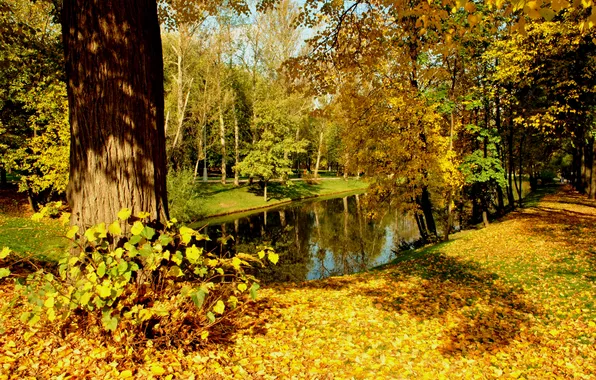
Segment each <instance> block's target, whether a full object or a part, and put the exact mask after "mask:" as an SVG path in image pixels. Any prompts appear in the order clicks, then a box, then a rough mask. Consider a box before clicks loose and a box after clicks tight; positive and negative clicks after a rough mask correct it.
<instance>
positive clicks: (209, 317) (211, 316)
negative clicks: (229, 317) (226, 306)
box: [207, 311, 215, 323]
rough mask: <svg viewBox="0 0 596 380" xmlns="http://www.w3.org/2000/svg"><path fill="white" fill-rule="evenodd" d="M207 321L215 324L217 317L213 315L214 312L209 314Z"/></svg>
mask: <svg viewBox="0 0 596 380" xmlns="http://www.w3.org/2000/svg"><path fill="white" fill-rule="evenodd" d="M207 319H208V320H209V322H211V323H213V322H215V315H213V313H212V312H210V311H209V312H207Z"/></svg>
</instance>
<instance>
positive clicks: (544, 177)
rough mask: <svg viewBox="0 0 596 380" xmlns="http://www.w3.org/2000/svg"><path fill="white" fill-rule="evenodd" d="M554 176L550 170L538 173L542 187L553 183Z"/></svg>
mask: <svg viewBox="0 0 596 380" xmlns="http://www.w3.org/2000/svg"><path fill="white" fill-rule="evenodd" d="M556 176H557V174H556V173H555V172H554V171H553V170H552V169H543V170H542V171H540V180H541V182H542V184H543V185H547V184H549V183H553V180H554V179H555V177H556Z"/></svg>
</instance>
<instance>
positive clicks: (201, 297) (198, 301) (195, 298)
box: [190, 289, 206, 309]
mask: <svg viewBox="0 0 596 380" xmlns="http://www.w3.org/2000/svg"><path fill="white" fill-rule="evenodd" d="M205 295H206V293H205V292H204V291H203V290H202V289H197V291H196V292H193V293H191V294H190V299H192V302H194V304H195V305H196V306H197V308H198V309H200V308H201V306H203V302H205Z"/></svg>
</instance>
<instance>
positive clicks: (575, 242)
mask: <svg viewBox="0 0 596 380" xmlns="http://www.w3.org/2000/svg"><path fill="white" fill-rule="evenodd" d="M541 195H543V196H542V197H541ZM526 204H527V207H526V208H524V209H520V210H518V211H515V212H513V213H511V214H509V215H507V216H506V217H504V218H503V219H501V220H499V221H497V222H494V223H492V224H491V225H489V226H488V228H484V229H480V230H469V231H464V232H461V233H457V234H455V235H453V237H452V240H450V241H449V242H445V243H441V244H438V245H435V246H432V247H426V248H424V249H420V250H416V251H413V252H409V253H407V254H403V255H401V256H400V257H398V258H397V259H396V260H395V261H394V262H393V263H392V264H390V265H386V266H384V267H383V268H380V269H378V270H374V271H370V272H367V273H361V274H357V275H351V276H344V277H335V278H329V279H326V280H322V281H310V282H304V283H299V284H283V285H276V286H272V287H268V288H265V289H262V290H261V291H260V293H259V298H258V300H257V301H256V302H255V303H253V304H251V306H249V307H248V308H247V309H245V310H244V311H243V315H242V317H241V318H240V319H239V320H238V321H237V323H236V325H235V327H234V328H233V329H232V330H229V331H228V334H229V339H228V340H226V341H225V342H220V343H213V344H211V345H208V346H206V347H204V348H202V349H201V350H183V349H175V348H172V349H156V348H153V347H152V346H150V345H148V346H146V347H145V346H143V347H137V348H136V349H135V355H136V356H134V357H133V355H132V354H131V353H130V352H128V353H127V351H126V348H125V347H121V346H119V345H117V344H115V343H108V344H105V345H103V344H102V346H101V347H99V346H98V345H97V341H94V340H93V339H92V338H91V337H85V336H79V335H78V334H76V333H74V336H73V335H70V336H68V337H67V338H66V339H62V338H60V337H59V336H58V335H40V336H38V335H34V336H31V337H29V338H28V339H27V340H25V339H22V338H19V337H16V336H10V337H9V336H7V337H6V338H5V339H3V341H2V342H0V352H2V354H0V368H12V369H13V371H14V372H13V373H11V374H10V375H11V376H14V377H15V378H16V377H24V376H25V375H26V374H32V373H33V372H31V371H33V369H34V373H35V376H37V377H53V376H58V375H65V374H66V375H72V376H74V377H83V376H92V377H103V378H117V377H126V376H135V377H137V378H151V377H153V378H155V377H159V376H167V375H173V376H174V377H181V378H188V377H191V375H193V374H194V376H195V377H196V378H262V379H269V378H271V379H273V378H327V377H331V378H336V379H339V378H346V379H352V378H354V379H360V378H362V379H364V378H411V379H420V378H432V379H437V378H438V379H440V378H497V377H505V378H528V379H529V378H540V379H542V378H555V377H556V378H585V379H588V378H591V377H592V376H593V374H594V373H596V365H595V363H596V350H595V348H596V305H595V302H594V297H595V296H596V276H595V275H594V274H595V273H596V251H595V250H594V247H595V246H596V202H594V201H589V200H587V199H586V198H585V197H583V196H580V195H578V194H577V193H574V192H572V191H570V190H569V189H566V190H565V189H560V191H558V192H557V193H554V194H544V193H543V194H535V195H532V196H530V198H528V200H527V203H526ZM8 291H9V289H8V286H7V285H5V286H3V287H2V289H0V293H4V294H1V295H2V296H1V297H0V303H1V302H2V301H1V300H7V299H9V297H8V294H6V293H7V292H8ZM141 351H142V352H141ZM44 358H47V359H44ZM49 358H52V359H51V360H49ZM139 358H141V359H139ZM15 362H16V363H18V365H13V363H15ZM2 366H4V367H2ZM0 377H1V376H0Z"/></svg>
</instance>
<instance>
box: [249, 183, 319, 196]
mask: <svg viewBox="0 0 596 380" xmlns="http://www.w3.org/2000/svg"><path fill="white" fill-rule="evenodd" d="M320 188H321V185H320V184H308V183H306V182H291V183H290V184H282V183H275V182H274V183H269V184H268V185H267V199H268V200H282V199H300V198H307V197H312V196H315V195H318V194H319V191H320ZM248 192H249V193H252V194H255V195H258V196H260V197H262V196H263V194H264V186H263V185H262V184H259V183H256V184H253V185H252V186H251V187H250V188H249V190H248Z"/></svg>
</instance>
